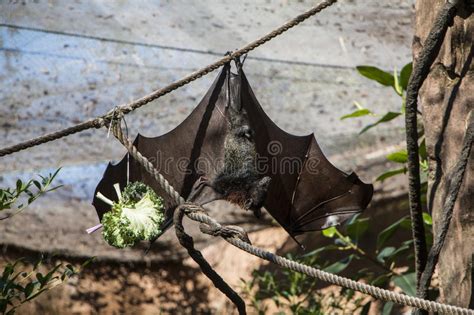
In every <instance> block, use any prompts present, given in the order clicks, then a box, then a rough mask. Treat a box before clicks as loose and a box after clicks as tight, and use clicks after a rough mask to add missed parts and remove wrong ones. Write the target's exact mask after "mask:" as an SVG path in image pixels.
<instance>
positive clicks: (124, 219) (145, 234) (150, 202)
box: [97, 182, 165, 248]
mask: <svg viewBox="0 0 474 315" xmlns="http://www.w3.org/2000/svg"><path fill="white" fill-rule="evenodd" d="M114 188H115V191H116V193H117V196H118V199H119V201H118V202H112V201H111V200H109V199H108V198H107V197H105V196H104V195H102V194H101V193H100V192H99V193H97V197H98V198H99V199H101V200H102V201H104V202H106V203H108V204H110V205H111V206H112V209H111V211H109V212H107V213H105V214H104V216H103V217H102V222H101V223H102V225H103V230H102V235H103V237H104V239H105V241H106V242H107V243H108V244H109V245H112V246H114V247H117V248H125V247H130V246H133V245H135V244H136V243H137V242H139V241H143V240H147V241H149V240H152V239H154V238H156V237H157V236H158V235H160V234H161V232H162V231H161V229H160V226H161V225H162V224H163V222H164V220H165V217H164V214H163V213H164V204H163V198H161V197H159V196H158V195H157V194H156V193H155V192H154V191H153V190H152V189H151V188H150V187H149V186H147V185H145V184H143V183H140V182H134V183H130V184H128V185H127V186H126V187H125V188H124V190H123V192H121V191H120V187H119V185H118V184H115V185H114Z"/></svg>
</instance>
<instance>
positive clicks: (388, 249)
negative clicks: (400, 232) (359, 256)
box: [377, 246, 395, 263]
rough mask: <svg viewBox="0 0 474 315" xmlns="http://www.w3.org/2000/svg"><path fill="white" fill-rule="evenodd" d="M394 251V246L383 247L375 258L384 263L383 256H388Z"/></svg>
mask: <svg viewBox="0 0 474 315" xmlns="http://www.w3.org/2000/svg"><path fill="white" fill-rule="evenodd" d="M394 252H395V247H392V246H389V247H385V248H384V249H382V250H381V251H380V253H379V254H378V255H377V260H378V261H380V262H381V263H385V258H387V257H390V256H391V255H392V254H393V253H394Z"/></svg>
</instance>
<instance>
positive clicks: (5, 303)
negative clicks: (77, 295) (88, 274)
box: [0, 258, 94, 315]
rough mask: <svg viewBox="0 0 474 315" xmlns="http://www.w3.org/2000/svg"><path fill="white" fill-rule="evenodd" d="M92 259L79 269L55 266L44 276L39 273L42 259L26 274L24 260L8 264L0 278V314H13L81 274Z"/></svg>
mask: <svg viewBox="0 0 474 315" xmlns="http://www.w3.org/2000/svg"><path fill="white" fill-rule="evenodd" d="M93 259H94V258H91V259H88V260H87V261H86V262H84V263H83V264H82V265H81V266H80V267H79V268H75V267H74V266H72V265H71V264H67V265H65V266H64V265H63V264H57V265H55V266H54V267H53V268H52V269H51V270H49V271H48V272H47V273H46V274H43V273H41V272H40V271H39V268H40V266H41V265H42V263H43V259H42V258H41V259H39V260H38V261H37V262H36V263H35V264H34V265H33V267H32V269H31V270H30V271H28V272H27V271H25V268H27V267H28V264H27V263H26V262H25V260H24V259H19V260H16V261H15V262H13V263H8V264H7V265H6V266H5V268H4V269H3V272H2V276H1V277H0V313H1V314H6V315H13V314H15V312H16V311H17V309H18V308H19V307H20V306H21V305H23V304H25V303H27V302H29V301H31V300H33V299H34V298H36V297H38V296H39V295H41V294H42V293H44V292H46V291H49V290H51V289H53V288H55V287H57V286H58V285H61V284H63V283H65V282H66V281H68V280H69V279H70V278H71V277H73V276H75V275H77V274H78V273H79V272H81V270H82V269H83V268H85V267H86V266H87V265H89V264H90V263H91V262H92V260H93ZM20 265H24V266H23V268H21V270H19V271H18V270H17V269H18V267H19V266H20Z"/></svg>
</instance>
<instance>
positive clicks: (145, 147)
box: [93, 66, 228, 219]
mask: <svg viewBox="0 0 474 315" xmlns="http://www.w3.org/2000/svg"><path fill="white" fill-rule="evenodd" d="M226 69H228V66H227V67H225V69H224V70H223V71H222V72H221V73H220V74H219V76H218V77H217V79H216V80H215V81H214V83H213V85H212V87H211V88H210V89H209V91H208V92H207V93H206V95H205V96H204V98H203V99H202V100H201V102H200V103H199V105H198V106H197V107H196V108H195V109H194V110H193V112H192V113H191V114H190V115H189V116H188V117H187V118H186V119H185V120H184V121H183V122H182V123H181V124H179V125H178V126H177V127H176V128H174V129H173V130H171V131H170V132H168V133H166V134H164V135H161V136H158V137H155V138H148V137H144V136H142V135H140V134H139V135H138V136H137V137H136V139H135V141H134V144H135V146H136V147H137V149H138V151H139V152H140V153H141V154H142V155H143V156H145V157H146V158H148V160H149V161H150V162H152V163H153V165H154V166H155V167H156V168H157V169H158V170H159V171H160V173H161V174H162V175H163V176H164V177H165V178H166V179H167V180H168V181H169V183H170V184H171V185H172V186H173V187H174V188H175V189H176V190H177V191H178V192H179V193H180V195H181V196H182V197H183V198H185V199H186V198H187V197H188V195H189V193H190V192H191V189H192V187H193V184H194V183H195V182H196V180H197V179H198V178H200V177H201V176H204V177H207V176H213V174H215V173H216V171H217V168H218V165H217V164H216V163H218V162H219V161H221V159H219V158H220V157H223V155H224V151H223V145H224V139H225V134H226V132H227V123H226V121H225V119H224V117H223V114H222V113H223V110H224V108H225V105H226V104H227V93H226V91H227V90H226V88H225V84H224V83H225V81H226V78H227V72H228V71H226ZM127 160H129V162H128V163H127ZM127 164H128V165H129V181H130V182H134V181H141V182H143V183H145V184H147V185H149V186H150V187H152V188H153V189H154V191H155V192H156V193H157V194H158V195H159V196H162V197H163V199H164V200H165V206H166V209H167V210H166V212H167V213H166V217H167V218H168V219H171V218H172V217H173V215H172V212H173V210H174V208H175V206H176V204H175V201H174V200H173V199H172V198H170V197H169V196H168V195H167V194H166V192H165V191H164V190H163V189H162V188H161V187H160V185H159V184H158V183H157V182H156V180H155V179H154V178H153V177H152V176H151V175H150V174H149V173H148V172H147V171H146V170H145V169H144V168H143V167H141V166H140V165H139V164H138V162H136V161H135V160H134V159H133V158H132V157H128V154H127V155H126V156H125V157H124V158H123V159H122V160H121V161H120V162H118V163H117V164H115V165H114V164H109V165H108V167H107V169H106V170H105V173H104V176H103V178H102V180H101V181H100V182H99V184H98V186H97V188H96V191H95V193H94V196H95V195H96V194H97V192H99V191H100V192H101V193H102V194H104V195H105V196H106V197H107V198H109V199H110V200H114V201H115V200H117V196H116V194H115V191H114V188H113V185H114V184H115V183H120V187H121V188H123V187H124V186H125V185H126V184H127ZM93 205H94V206H95V208H96V210H97V214H98V215H99V219H102V215H103V214H104V213H105V212H107V211H109V210H110V206H109V205H107V204H106V203H104V202H103V201H102V200H100V199H98V198H97V197H94V200H93Z"/></svg>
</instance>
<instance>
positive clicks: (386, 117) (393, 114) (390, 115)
mask: <svg viewBox="0 0 474 315" xmlns="http://www.w3.org/2000/svg"><path fill="white" fill-rule="evenodd" d="M401 114H402V113H399V112H388V113H386V114H385V115H383V117H382V118H380V119H379V120H377V121H376V122H375V123H373V124H370V125H367V126H365V127H364V129H362V130H361V131H360V132H359V134H363V133H364V132H366V131H367V130H369V129H370V128H373V127H375V126H377V125H378V124H381V123H385V122H388V121H390V120H392V119H395V118H397V117H398V116H400V115H401Z"/></svg>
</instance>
